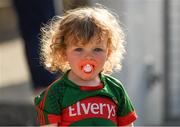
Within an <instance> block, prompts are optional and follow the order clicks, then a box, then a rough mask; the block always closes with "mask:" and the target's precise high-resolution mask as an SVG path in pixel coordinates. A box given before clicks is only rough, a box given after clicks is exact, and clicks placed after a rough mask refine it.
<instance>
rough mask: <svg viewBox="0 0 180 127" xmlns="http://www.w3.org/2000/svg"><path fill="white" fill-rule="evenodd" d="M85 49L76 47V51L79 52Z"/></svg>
mask: <svg viewBox="0 0 180 127" xmlns="http://www.w3.org/2000/svg"><path fill="white" fill-rule="evenodd" d="M82 50H83V49H82V48H75V49H74V51H77V52H81V51H82Z"/></svg>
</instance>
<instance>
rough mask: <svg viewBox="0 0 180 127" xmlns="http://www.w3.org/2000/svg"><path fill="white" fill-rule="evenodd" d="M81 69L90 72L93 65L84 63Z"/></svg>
mask: <svg viewBox="0 0 180 127" xmlns="http://www.w3.org/2000/svg"><path fill="white" fill-rule="evenodd" d="M82 70H83V71H84V72H86V73H90V72H92V71H93V66H92V65H90V64H86V65H85V66H83V68H82Z"/></svg>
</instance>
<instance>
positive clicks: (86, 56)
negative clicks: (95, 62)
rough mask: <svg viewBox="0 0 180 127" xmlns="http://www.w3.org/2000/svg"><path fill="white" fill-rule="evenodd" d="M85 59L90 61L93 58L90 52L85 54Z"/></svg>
mask: <svg viewBox="0 0 180 127" xmlns="http://www.w3.org/2000/svg"><path fill="white" fill-rule="evenodd" d="M85 58H86V59H88V60H90V59H92V58H93V54H92V53H91V52H87V53H86V55H85Z"/></svg>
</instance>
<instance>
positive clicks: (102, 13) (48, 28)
mask: <svg viewBox="0 0 180 127" xmlns="http://www.w3.org/2000/svg"><path fill="white" fill-rule="evenodd" d="M41 31H42V34H41V56H42V57H41V58H42V59H41V60H42V62H43V63H44V65H45V67H46V68H47V69H48V70H50V71H62V72H65V71H67V70H68V69H70V66H69V64H68V61H66V59H65V55H64V54H65V51H66V47H67V45H68V44H72V43H73V42H76V43H81V42H83V44H86V43H88V42H89V40H90V39H91V38H92V37H94V36H98V37H99V39H102V38H103V37H104V35H105V36H106V37H108V51H109V55H108V59H107V61H106V62H105V65H104V70H103V72H104V73H112V71H113V69H121V60H122V58H123V54H124V52H125V48H124V40H125V35H124V32H123V30H122V28H121V26H120V23H119V20H118V19H117V16H116V15H115V14H114V13H113V12H111V11H109V10H108V9H105V8H104V7H102V6H100V7H99V6H98V7H83V8H77V9H73V10H69V11H67V12H66V13H64V15H63V16H62V17H59V16H56V17H54V18H53V19H52V20H51V21H50V22H49V23H48V24H46V25H45V26H44V27H42V29H41ZM72 40H76V41H72ZM85 42H86V43H85Z"/></svg>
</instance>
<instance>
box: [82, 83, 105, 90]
mask: <svg viewBox="0 0 180 127" xmlns="http://www.w3.org/2000/svg"><path fill="white" fill-rule="evenodd" d="M103 87H104V85H103V84H102V83H101V84H99V85H98V86H80V89H81V90H100V89H102V88H103Z"/></svg>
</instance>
